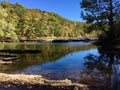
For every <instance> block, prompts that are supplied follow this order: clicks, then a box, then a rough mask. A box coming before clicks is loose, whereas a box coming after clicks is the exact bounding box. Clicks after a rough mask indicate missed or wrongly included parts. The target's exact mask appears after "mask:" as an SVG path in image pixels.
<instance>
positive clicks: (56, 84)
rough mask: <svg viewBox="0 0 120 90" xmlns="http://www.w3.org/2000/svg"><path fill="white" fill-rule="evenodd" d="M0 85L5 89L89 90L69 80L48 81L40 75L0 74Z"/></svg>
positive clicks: (85, 86)
mask: <svg viewBox="0 0 120 90" xmlns="http://www.w3.org/2000/svg"><path fill="white" fill-rule="evenodd" d="M0 85H1V86H3V87H4V86H5V87H17V86H26V87H28V88H32V87H46V88H47V87H51V88H72V89H73V90H89V89H88V86H87V85H84V84H80V83H73V82H72V81H71V80H68V79H65V80H48V79H45V78H44V77H42V76H41V75H25V74H5V73H0Z"/></svg>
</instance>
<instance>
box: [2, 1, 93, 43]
mask: <svg viewBox="0 0 120 90" xmlns="http://www.w3.org/2000/svg"><path fill="white" fill-rule="evenodd" d="M84 25H85V23H83V22H75V21H70V20H67V19H65V18H64V17H61V16H59V15H57V14H55V13H53V12H46V11H41V10H39V9H28V8H26V7H24V6H22V5H20V4H19V3H16V4H11V3H9V2H6V1H4V2H1V3H0V39H1V41H5V40H6V39H11V40H13V41H19V40H37V39H39V38H40V37H62V38H64V37H93V36H95V33H94V32H93V33H91V34H86V33H85V32H84Z"/></svg>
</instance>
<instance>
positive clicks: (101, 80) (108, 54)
mask: <svg viewBox="0 0 120 90" xmlns="http://www.w3.org/2000/svg"><path fill="white" fill-rule="evenodd" d="M98 51H99V55H95V54H89V55H87V56H86V57H85V60H86V61H85V63H84V65H85V66H86V70H84V71H82V72H81V80H80V82H81V83H85V84H88V85H90V86H97V87H99V89H104V90H120V53H119V52H118V51H117V52H116V50H115V49H112V48H108V49H107V48H106V47H105V48H103V47H100V48H98Z"/></svg>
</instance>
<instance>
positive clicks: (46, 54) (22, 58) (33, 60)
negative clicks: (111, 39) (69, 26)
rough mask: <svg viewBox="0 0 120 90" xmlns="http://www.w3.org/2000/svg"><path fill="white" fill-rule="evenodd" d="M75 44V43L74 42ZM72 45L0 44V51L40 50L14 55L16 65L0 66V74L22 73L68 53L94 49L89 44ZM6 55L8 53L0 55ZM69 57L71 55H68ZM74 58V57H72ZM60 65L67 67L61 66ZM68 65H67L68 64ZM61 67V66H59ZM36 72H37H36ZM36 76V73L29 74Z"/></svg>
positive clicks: (54, 60)
mask: <svg viewBox="0 0 120 90" xmlns="http://www.w3.org/2000/svg"><path fill="white" fill-rule="evenodd" d="M74 43H75V44H76V42H74ZM74 43H72V44H71V45H70V43H69V45H67V43H66V44H51V43H0V45H1V47H0V49H1V50H4V49H5V50H7V49H20V50H41V51H42V52H41V53H38V54H14V55H16V56H17V58H19V60H18V61H17V62H16V63H13V64H9V65H0V67H1V68H0V72H4V73H16V72H23V71H24V70H26V69H27V68H29V67H34V66H36V65H43V64H47V63H53V62H56V61H57V60H59V59H60V58H62V57H65V56H66V55H67V54H69V53H73V52H76V51H81V52H82V51H84V50H89V49H92V48H95V46H93V45H90V44H85V45H81V44H80V43H79V44H80V45H79V46H74ZM0 54H6V55H7V54H8V53H0ZM70 56H71V54H70ZM73 56H74V55H73ZM61 65H67V64H62V63H61ZM68 65H69V64H68ZM59 67H62V66H59ZM66 67H67V66H66ZM36 72H37V71H36ZM31 74H36V73H31Z"/></svg>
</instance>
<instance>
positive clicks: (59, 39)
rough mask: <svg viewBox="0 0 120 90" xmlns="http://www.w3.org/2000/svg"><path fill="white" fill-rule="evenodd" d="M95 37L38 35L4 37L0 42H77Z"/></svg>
mask: <svg viewBox="0 0 120 90" xmlns="http://www.w3.org/2000/svg"><path fill="white" fill-rule="evenodd" d="M96 40H97V38H96V37H89V38H86V37H76V38H73V37H40V38H37V39H25V38H24V39H20V40H18V41H15V40H12V39H11V38H8V39H5V40H4V41H1V42H78V41H85V42H88V41H96Z"/></svg>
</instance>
